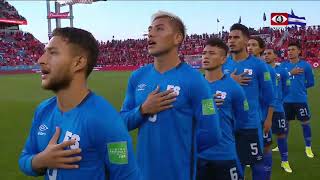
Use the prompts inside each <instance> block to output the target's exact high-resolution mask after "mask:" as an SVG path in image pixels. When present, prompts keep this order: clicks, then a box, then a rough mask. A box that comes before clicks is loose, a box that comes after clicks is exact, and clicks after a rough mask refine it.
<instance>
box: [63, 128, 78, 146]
mask: <svg viewBox="0 0 320 180" xmlns="http://www.w3.org/2000/svg"><path fill="white" fill-rule="evenodd" d="M71 139H74V140H75V141H76V142H75V143H74V144H73V145H71V146H70V149H77V148H79V146H80V144H79V141H80V136H79V135H77V134H73V133H72V132H70V131H66V134H65V136H64V139H63V141H69V140H71Z"/></svg>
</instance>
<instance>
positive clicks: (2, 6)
mask: <svg viewBox="0 0 320 180" xmlns="http://www.w3.org/2000/svg"><path fill="white" fill-rule="evenodd" d="M0 18H3V19H8V20H26V19H25V18H24V17H23V16H21V15H19V13H18V11H17V10H16V8H15V7H14V6H12V5H10V4H9V3H8V2H7V1H6V0H0Z"/></svg>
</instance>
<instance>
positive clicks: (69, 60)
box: [19, 27, 141, 180]
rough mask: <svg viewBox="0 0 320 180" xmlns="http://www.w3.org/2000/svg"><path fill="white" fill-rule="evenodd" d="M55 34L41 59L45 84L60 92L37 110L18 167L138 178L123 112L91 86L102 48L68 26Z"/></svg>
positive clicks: (74, 175) (53, 179) (58, 177)
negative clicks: (121, 113)
mask: <svg viewBox="0 0 320 180" xmlns="http://www.w3.org/2000/svg"><path fill="white" fill-rule="evenodd" d="M52 35H53V37H52V38H51V40H50V42H49V44H48V45H47V47H46V48H45V53H44V54H43V55H42V56H41V57H40V59H39V60H38V63H39V65H40V69H41V86H42V88H44V89H46V90H52V91H53V92H54V93H55V94H56V96H54V97H52V98H50V99H48V100H45V101H44V102H42V103H41V104H40V105H39V106H38V107H37V109H36V112H35V114H34V118H33V122H32V127H31V130H30V134H29V137H28V138H27V142H26V144H25V147H24V149H23V151H22V153H21V156H20V158H19V166H20V169H21V170H22V171H23V172H24V173H25V174H26V175H29V176H44V177H45V179H50V180H62V179H84V180H87V179H92V180H104V179H106V178H109V179H112V180H119V179H120V180H121V179H122V180H136V179H140V178H141V177H140V173H139V170H138V167H137V163H136V160H135V158H134V154H133V148H132V142H131V139H130V136H129V133H128V131H127V129H126V127H125V126H124V123H123V121H122V120H121V117H120V115H119V114H118V113H117V111H116V110H115V109H114V108H113V107H112V106H111V105H110V104H109V103H108V102H107V101H106V100H105V99H104V98H102V97H100V96H98V95H96V94H95V93H94V92H92V91H90V90H89V89H88V87H87V78H88V76H89V74H90V73H91V71H92V69H93V67H94V66H95V64H96V62H97V57H98V52H99V49H98V45H97V41H96V39H95V38H94V37H93V36H92V34H91V33H89V32H87V31H85V30H82V29H77V28H69V27H66V28H57V29H55V30H54V31H53V34H52Z"/></svg>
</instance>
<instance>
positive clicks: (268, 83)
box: [257, 63, 274, 107]
mask: <svg viewBox="0 0 320 180" xmlns="http://www.w3.org/2000/svg"><path fill="white" fill-rule="evenodd" d="M257 79H258V83H259V90H260V96H261V97H260V99H261V100H262V103H264V104H265V105H266V106H268V107H270V106H272V102H273V101H274V90H273V85H272V79H271V75H270V71H269V70H268V67H267V65H266V64H265V63H259V64H257Z"/></svg>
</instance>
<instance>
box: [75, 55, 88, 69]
mask: <svg viewBox="0 0 320 180" xmlns="http://www.w3.org/2000/svg"><path fill="white" fill-rule="evenodd" d="M87 61H88V59H87V57H86V56H83V55H79V56H76V57H75V61H74V64H73V72H78V71H82V70H85V69H86V66H87Z"/></svg>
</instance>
